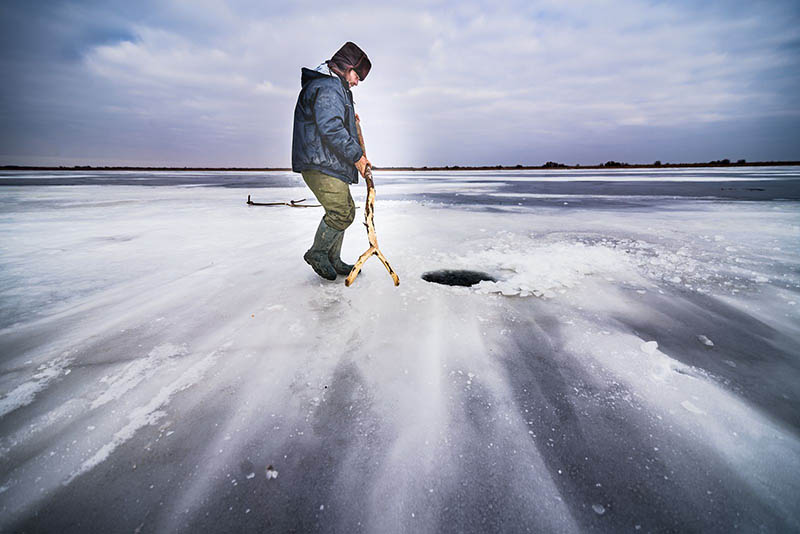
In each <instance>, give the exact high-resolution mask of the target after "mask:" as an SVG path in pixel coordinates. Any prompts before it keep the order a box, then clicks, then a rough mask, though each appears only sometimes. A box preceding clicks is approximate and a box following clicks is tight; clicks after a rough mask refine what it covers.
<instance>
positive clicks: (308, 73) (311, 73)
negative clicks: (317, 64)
mask: <svg viewBox="0 0 800 534" xmlns="http://www.w3.org/2000/svg"><path fill="white" fill-rule="evenodd" d="M317 78H330V76H328V75H326V74H322V73H321V72H318V71H316V70H311V69H307V68H305V67H303V68H302V69H300V85H301V86H303V87H305V86H306V85H307V84H308V82H310V81H311V80H316V79H317Z"/></svg>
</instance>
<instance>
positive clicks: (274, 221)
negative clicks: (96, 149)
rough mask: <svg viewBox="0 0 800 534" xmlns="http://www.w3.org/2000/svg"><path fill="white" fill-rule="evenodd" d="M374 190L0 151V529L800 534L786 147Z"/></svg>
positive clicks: (795, 260)
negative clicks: (330, 190) (40, 167)
mask: <svg viewBox="0 0 800 534" xmlns="http://www.w3.org/2000/svg"><path fill="white" fill-rule="evenodd" d="M375 179H376V187H377V192H378V200H377V205H376V216H375V222H376V227H377V234H378V238H379V240H380V244H381V250H382V251H383V252H384V253H385V254H386V256H387V258H388V259H389V261H390V262H391V264H392V266H393V267H394V269H395V270H396V271H397V273H398V274H399V276H400V286H399V287H394V286H393V285H392V282H391V279H390V278H389V276H388V274H387V273H386V271H385V269H384V268H383V266H382V265H381V264H380V262H379V261H378V260H377V259H370V260H369V261H368V262H367V263H366V265H365V267H364V269H363V271H362V273H361V274H360V275H359V277H358V278H357V280H356V282H355V284H354V285H353V286H352V287H350V288H346V287H345V286H344V284H343V277H340V278H339V279H338V280H337V282H335V283H334V282H326V281H323V280H322V279H320V278H319V277H317V276H316V275H315V274H314V273H313V271H311V269H310V268H309V267H308V266H307V265H306V264H305V263H304V262H303V260H302V254H303V252H304V251H305V250H306V249H307V248H308V247H309V245H310V241H311V239H312V237H313V232H314V230H315V228H316V225H317V223H318V220H319V218H320V216H321V215H322V211H321V208H309V209H295V208H290V207H256V206H252V207H248V206H246V205H245V203H244V202H245V200H246V198H247V195H248V194H250V195H252V197H253V200H254V201H257V202H268V201H288V200H290V199H300V198H309V197H310V198H311V199H312V200H313V196H312V195H311V193H310V191H308V190H307V189H306V188H305V186H304V185H303V183H302V180H301V179H300V178H299V175H294V174H291V173H282V172H273V173H255V172H254V173H221V172H220V173H213V172H209V173H169V172H0V235H1V236H2V239H1V240H0V302H2V308H0V531H4V532H5V531H52V532H134V531H136V532H198V531H207V532H243V531H275V532H315V531H321V532H381V533H383V532H480V533H483V532H501V531H502V532H528V531H529V532H625V531H630V532H665V531H666V532H669V531H681V532H685V531H693V532H731V531H733V530H735V529H739V530H741V531H745V532H753V531H759V532H760V531H764V532H787V531H800V497H798V495H800V310H799V309H798V308H799V307H798V301H799V300H800V168H798V167H766V168H734V169H729V168H728V169H679V170H675V169H664V170H608V171H590V170H583V171H550V172H546V171H497V172H487V171H481V172H466V171H462V172H429V173H422V172H417V173H410V172H376V174H375ZM351 190H352V191H353V194H354V197H355V198H356V203H357V205H359V206H361V208H360V209H359V211H358V214H357V219H356V224H354V225H353V227H351V229H350V230H349V231H348V232H347V234H346V238H345V243H344V250H343V257H344V258H345V259H346V260H350V261H353V260H354V259H355V258H356V257H357V256H358V254H360V253H361V252H363V251H364V250H365V249H366V248H367V240H366V233H365V231H364V230H363V226H362V225H361V224H360V223H361V221H362V220H363V203H364V185H363V182H362V183H360V184H358V185H355V186H353V187H352V189H351ZM439 269H454V270H458V269H468V270H477V271H481V272H485V273H487V274H489V275H491V277H492V278H494V279H495V280H496V281H483V282H480V283H479V284H477V285H475V286H473V287H450V286H444V285H437V284H432V283H428V282H425V281H424V280H422V279H421V276H422V274H423V273H425V272H428V271H434V270H439Z"/></svg>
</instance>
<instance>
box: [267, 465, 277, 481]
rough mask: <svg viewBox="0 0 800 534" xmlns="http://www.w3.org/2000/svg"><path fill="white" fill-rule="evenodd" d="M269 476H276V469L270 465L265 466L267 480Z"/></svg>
mask: <svg viewBox="0 0 800 534" xmlns="http://www.w3.org/2000/svg"><path fill="white" fill-rule="evenodd" d="M271 478H278V471H277V470H276V469H275V468H274V467H272V466H271V465H268V466H267V480H269V479H271Z"/></svg>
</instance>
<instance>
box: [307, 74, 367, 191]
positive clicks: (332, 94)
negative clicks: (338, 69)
mask: <svg viewBox="0 0 800 534" xmlns="http://www.w3.org/2000/svg"><path fill="white" fill-rule="evenodd" d="M301 72H302V76H301V84H302V86H303V88H302V89H301V90H300V96H298V97H297V105H296V106H295V108H294V133H293V136H292V170H293V171H294V172H301V171H305V170H310V169H314V170H318V171H321V172H323V173H325V174H328V175H330V176H334V177H336V178H338V179H340V180H342V181H343V182H345V183H348V184H355V183H358V170H357V169H356V167H355V165H354V163H355V162H356V161H358V160H359V159H361V156H362V154H363V152H362V150H361V146H360V145H359V144H358V130H357V129H356V118H355V108H354V107H353V93H352V92H350V88H349V87H348V86H347V82H345V81H344V80H342V79H341V78H339V77H338V76H327V75H325V74H322V73H320V72H316V71H313V70H311V69H305V68H304V69H302V71H301Z"/></svg>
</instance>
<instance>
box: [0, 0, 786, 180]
mask: <svg viewBox="0 0 800 534" xmlns="http://www.w3.org/2000/svg"><path fill="white" fill-rule="evenodd" d="M34 4H36V3H34ZM48 6H49V8H48V9H44V8H37V7H28V5H27V4H17V3H12V4H11V5H10V7H9V6H6V7H4V9H5V10H6V11H7V12H8V13H5V14H4V17H3V19H4V21H11V22H9V23H8V24H11V23H14V24H15V27H16V30H15V31H14V32H12V38H13V39H14V42H15V46H16V47H15V48H14V49H12V50H7V49H5V48H4V51H3V53H2V55H1V56H0V61H1V62H2V64H1V65H0V66H2V67H3V68H4V70H6V72H13V73H14V78H15V79H16V80H17V81H16V83H15V84H14V86H13V87H10V88H6V89H4V90H3V91H4V94H3V98H2V100H0V106H1V107H0V111H1V112H2V115H0V117H2V121H3V123H2V131H0V140H2V142H3V148H2V149H0V160H6V161H7V162H14V163H18V162H20V161H21V160H25V161H26V162H27V161H30V159H31V158H34V159H37V158H38V159H37V161H45V160H48V161H54V160H59V158H60V160H63V161H65V162H66V161H67V160H69V158H72V159H75V160H81V161H91V162H96V163H115V162H123V161H124V162H139V163H141V164H173V165H181V166H182V165H248V166H249V165H274V166H288V164H289V156H290V149H291V147H290V143H291V121H292V114H293V107H294V100H295V98H296V94H297V91H298V90H299V76H300V73H299V67H300V66H311V67H313V66H316V64H318V63H319V62H320V61H322V60H324V59H327V58H328V57H330V55H331V54H332V53H333V52H334V51H335V50H336V49H337V48H338V47H339V46H341V44H342V43H344V42H345V41H347V40H353V41H355V42H357V43H359V45H360V46H362V47H363V48H364V49H365V50H366V51H367V52H368V53H369V55H370V58H371V59H372V63H373V72H372V73H371V74H370V77H369V78H368V79H367V81H366V82H365V83H364V84H362V85H360V86H359V87H358V88H356V89H355V90H354V94H355V98H356V103H357V109H358V111H359V114H360V115H361V116H362V118H363V119H364V128H365V135H367V143H368V150H369V152H370V156H371V159H372V160H373V161H375V162H376V163H377V164H384V165H387V164H388V165H392V164H397V165H401V164H413V165H432V164H439V163H445V164H446V163H450V164H454V163H465V164H467V163H477V164H496V163H506V164H515V163H518V162H523V163H541V162H542V161H546V160H548V159H554V158H555V157H556V154H559V155H561V156H559V157H562V159H564V160H566V161H569V162H580V163H593V162H594V163H596V162H597V161H598V159H597V158H601V159H602V158H605V159H615V158H619V156H617V155H615V154H614V153H611V152H614V150H613V149H614V147H615V144H614V143H615V141H616V142H617V143H618V145H617V146H618V148H619V149H618V150H617V152H624V153H625V154H629V155H630V159H632V160H635V161H648V160H652V159H662V160H664V161H666V160H673V161H674V160H680V159H695V160H698V159H705V158H708V159H711V158H712V156H713V157H720V155H719V154H716V153H715V154H709V152H711V151H712V150H719V147H718V141H715V142H714V143H707V144H706V145H705V146H704V145H703V143H702V142H701V143H699V145H697V146H684V147H681V145H680V143H676V142H672V141H674V139H673V137H670V136H678V137H680V136H682V135H685V133H681V132H687V131H706V132H709V133H711V132H714V131H720V132H728V133H727V134H726V135H731V136H732V138H731V139H730V144H731V146H740V145H741V143H739V142H738V138H739V137H741V136H745V137H746V138H747V139H748V140H749V141H751V142H750V144H749V145H746V146H748V147H750V148H749V149H748V150H749V151H748V152H747V153H740V154H735V155H734V154H729V156H731V157H747V158H748V159H757V158H759V157H770V158H775V157H779V158H784V159H789V158H797V157H798V156H800V155H799V154H797V152H796V151H797V146H798V144H797V138H796V137H795V138H794V139H791V138H790V139H786V133H787V131H789V132H797V131H799V130H800V97H798V96H797V95H798V94H800V74H798V73H800V68H799V67H800V54H798V53H797V51H798V49H799V48H800V46H799V45H798V43H800V31H799V30H798V28H799V27H800V24H798V22H800V13H799V12H800V8H798V7H797V6H796V5H795V3H793V2H764V3H758V2H756V3H752V2H741V3H735V4H732V3H731V2H719V3H715V2H712V3H709V4H705V5H703V6H700V7H698V6H696V5H694V3H688V2H687V3H664V2H644V1H634V0H626V1H622V2H575V3H573V2H570V3H568V4H565V3H562V2H555V1H540V2H509V3H504V4H497V3H488V2H487V3H483V2H452V3H448V2H434V3H418V4H415V3H411V4H402V5H401V4H399V3H395V2H369V3H367V2H363V3H360V2H356V3H350V4H348V5H347V6H340V5H332V4H329V3H309V2H299V3H293V4H280V5H273V6H270V5H264V4H262V3H255V2H248V1H240V2H233V3H225V2H212V1H205V2H186V1H175V2H168V3H152V4H141V5H139V6H138V7H137V6H135V5H132V4H123V3H110V4H109V3H82V4H78V3H71V2H66V3H58V4H48ZM4 24H6V22H4ZM3 29H7V28H3ZM45 34H47V35H45ZM776 124H781V127H780V128H778V127H777V126H775V125H776ZM737 125H739V126H738V127H737ZM759 125H761V126H759ZM770 125H772V126H773V128H772V129H770ZM631 129H633V130H635V131H638V132H639V134H638V135H633V136H631V135H630V134H629V132H630V131H631ZM755 129H757V130H759V135H758V136H756V135H755V134H754V133H749V132H752V131H754V130H755ZM765 133H766V135H764V134H765ZM793 135H794V134H793ZM748 136H749V137H748ZM699 137H700V138H702V136H699ZM647 139H659V140H660V143H661V146H652V145H651V144H647V143H646V142H645V140H647ZM668 141H669V142H668ZM623 143H625V146H624V148H623V146H622V144H623ZM631 143H633V145H634V146H630V144H631ZM594 147H596V148H594ZM661 147H669V151H670V152H669V153H666V154H665V153H663V152H662V151H659V150H660V149H661ZM600 151H606V152H604V153H602V154H601V152H600ZM707 154H709V155H707ZM723 155H724V154H723ZM48 158H49V159H48Z"/></svg>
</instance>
